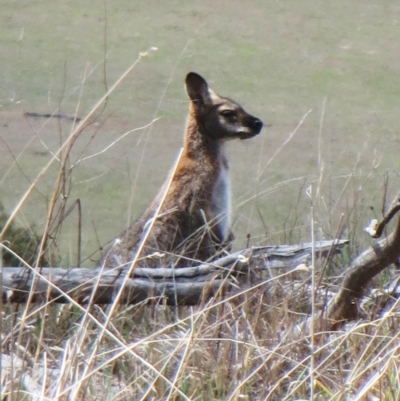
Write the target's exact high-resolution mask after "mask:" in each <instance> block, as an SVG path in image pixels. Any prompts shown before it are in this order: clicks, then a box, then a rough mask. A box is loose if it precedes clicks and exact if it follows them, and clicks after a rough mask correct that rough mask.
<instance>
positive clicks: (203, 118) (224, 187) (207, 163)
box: [103, 72, 263, 267]
mask: <svg viewBox="0 0 400 401" xmlns="http://www.w3.org/2000/svg"><path fill="white" fill-rule="evenodd" d="M186 90H187V94H188V95H189V98H190V103H189V115H188V117H187V123H186V130H185V136H184V148H183V151H182V153H181V157H180V159H179V160H178V162H177V165H176V167H175V169H174V172H173V176H172V177H171V174H172V172H171V173H170V176H169V178H168V179H167V181H166V182H165V183H164V185H163V186H162V188H161V190H160V191H159V193H158V195H157V196H156V198H155V199H154V201H153V202H152V203H151V205H150V206H149V208H148V209H147V210H146V211H145V212H144V214H143V215H142V217H140V218H139V220H138V221H137V222H136V223H134V224H132V225H131V226H130V227H129V228H128V229H126V230H125V231H124V232H123V233H121V235H120V236H119V237H118V239H117V240H115V243H114V245H113V246H112V248H111V249H110V251H109V252H108V254H107V255H106V256H105V259H104V261H103V263H105V265H106V266H108V267H117V266H122V265H126V264H129V263H131V262H132V261H133V260H134V258H135V257H136V253H137V252H138V251H139V250H138V246H139V244H140V243H141V242H142V239H143V236H144V235H146V232H147V230H148V229H149V228H150V227H151V224H152V227H151V231H150V232H149V233H148V236H147V239H146V241H145V242H144V243H143V246H142V248H141V251H140V253H139V255H138V258H137V261H138V263H137V264H138V265H140V266H148V267H157V266H166V265H168V266H171V267H172V266H174V267H183V266H190V265H193V264H195V263H198V262H199V261H207V260H210V259H212V258H213V257H215V255H216V253H217V252H218V250H219V249H223V248H224V247H227V246H229V243H230V241H231V239H232V237H231V234H230V203H231V201H230V186H229V164H228V160H227V158H226V155H225V142H227V141H228V140H231V139H235V138H239V139H247V138H251V137H253V136H255V135H257V134H259V133H260V131H261V129H262V126H263V123H262V121H261V120H259V119H258V118H256V117H253V116H252V115H250V114H248V113H246V112H245V111H244V110H243V108H242V107H241V106H240V105H239V104H237V103H236V102H234V101H232V100H230V99H228V98H225V97H221V96H218V95H217V94H216V93H215V92H214V91H213V90H212V89H210V88H209V87H208V84H207V82H206V81H205V80H204V78H202V77H201V76H200V75H198V74H196V73H194V72H190V73H189V74H188V75H187V76H186ZM162 199H163V202H162V205H161V206H160V202H161V200H162ZM157 210H158V214H157V215H155V214H156V212H157Z"/></svg>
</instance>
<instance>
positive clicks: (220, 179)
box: [210, 156, 231, 241]
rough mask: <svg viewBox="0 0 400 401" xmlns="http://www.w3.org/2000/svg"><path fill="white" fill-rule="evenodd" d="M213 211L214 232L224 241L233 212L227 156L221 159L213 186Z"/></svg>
mask: <svg viewBox="0 0 400 401" xmlns="http://www.w3.org/2000/svg"><path fill="white" fill-rule="evenodd" d="M211 213H212V216H210V217H211V220H212V221H213V224H215V227H216V230H214V232H215V233H216V234H217V235H218V237H220V238H219V239H220V240H221V241H224V240H225V239H226V238H227V237H228V234H229V227H230V213H231V194H230V179H229V165H228V161H227V159H226V157H225V156H223V157H221V159H220V160H219V169H218V172H217V175H216V179H215V181H214V185H213V188H212V196H211Z"/></svg>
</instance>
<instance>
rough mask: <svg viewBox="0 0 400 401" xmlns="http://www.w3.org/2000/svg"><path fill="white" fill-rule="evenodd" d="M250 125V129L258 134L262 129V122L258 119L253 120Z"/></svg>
mask: <svg viewBox="0 0 400 401" xmlns="http://www.w3.org/2000/svg"><path fill="white" fill-rule="evenodd" d="M251 125H252V127H251V128H253V129H254V130H255V131H257V132H260V131H261V128H262V127H263V122H262V121H261V120H259V119H258V118H254V120H253V121H252V124H251Z"/></svg>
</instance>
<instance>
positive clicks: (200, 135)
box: [184, 113, 225, 162]
mask: <svg viewBox="0 0 400 401" xmlns="http://www.w3.org/2000/svg"><path fill="white" fill-rule="evenodd" d="M223 145H224V144H223V143H222V141H221V140H217V139H213V138H211V137H210V135H209V133H207V132H205V128H204V127H203V126H201V124H200V123H199V122H198V121H197V119H196V117H195V116H194V115H193V114H192V113H189V116H188V118H187V121H186V130H185V138H184V154H185V155H186V156H187V157H189V158H193V159H197V160H199V159H200V158H202V157H205V158H211V159H212V160H213V161H214V162H217V161H218V159H219V158H221V157H223V158H225V155H224V150H223V147H224V146H223Z"/></svg>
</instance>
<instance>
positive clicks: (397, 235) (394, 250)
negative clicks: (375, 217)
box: [322, 199, 400, 330]
mask: <svg viewBox="0 0 400 401" xmlns="http://www.w3.org/2000/svg"><path fill="white" fill-rule="evenodd" d="M399 210H400V199H399V200H398V201H397V202H396V204H394V205H393V206H392V207H391V209H390V210H389V211H388V213H387V214H386V216H384V218H383V219H382V221H381V222H380V223H379V224H378V222H376V227H374V228H373V229H371V228H369V232H370V234H371V236H372V237H373V238H377V237H379V236H381V235H382V233H383V230H384V228H385V227H386V226H387V224H388V223H389V222H390V220H391V219H392V218H393V217H394V215H395V214H396V213H397V212H398V211H399ZM399 258H400V219H399V220H398V221H397V226H396V228H395V230H394V232H393V233H392V234H390V235H389V236H388V237H387V238H384V239H382V240H380V241H377V242H376V243H375V244H373V245H372V246H371V247H370V248H369V249H367V250H366V251H364V252H363V253H362V254H361V255H360V256H358V257H357V258H356V259H355V260H354V261H353V263H352V264H351V266H350V267H349V268H348V269H347V270H346V274H345V277H344V279H343V282H342V285H341V288H340V290H339V292H338V293H337V295H336V296H335V298H334V299H332V301H331V302H330V304H329V306H328V310H327V313H326V317H325V318H323V319H322V325H323V327H324V328H326V329H328V330H338V329H339V328H340V327H342V326H343V325H344V324H345V323H346V322H347V321H351V320H355V319H357V318H358V317H359V303H360V301H361V299H362V298H363V297H364V295H365V293H366V291H367V289H368V286H369V285H370V283H371V281H372V279H373V278H374V277H375V276H376V275H378V274H379V273H381V272H382V271H383V270H384V269H385V268H387V267H388V266H390V265H391V264H392V263H395V262H397V261H398V260H399Z"/></svg>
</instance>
